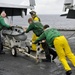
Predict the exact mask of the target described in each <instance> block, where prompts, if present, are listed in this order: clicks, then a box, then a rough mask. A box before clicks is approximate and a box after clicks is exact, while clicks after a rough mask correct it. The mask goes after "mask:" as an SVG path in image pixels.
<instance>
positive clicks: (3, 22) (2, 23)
mask: <svg viewBox="0 0 75 75" xmlns="http://www.w3.org/2000/svg"><path fill="white" fill-rule="evenodd" d="M0 23H1V25H2V26H4V27H7V28H9V27H10V25H8V24H6V23H5V21H4V19H3V18H2V19H1V21H0Z"/></svg>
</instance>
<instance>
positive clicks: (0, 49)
mask: <svg viewBox="0 0 75 75" xmlns="http://www.w3.org/2000/svg"><path fill="white" fill-rule="evenodd" d="M5 17H6V13H5V12H4V11H2V13H1V15H0V31H1V30H2V29H3V27H6V28H10V25H8V24H6V23H5V21H4V18H5ZM0 54H5V52H4V51H3V44H2V40H1V32H0Z"/></svg>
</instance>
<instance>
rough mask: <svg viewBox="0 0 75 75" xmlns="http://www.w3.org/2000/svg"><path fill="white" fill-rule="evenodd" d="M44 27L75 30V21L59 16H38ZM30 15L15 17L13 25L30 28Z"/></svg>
mask: <svg viewBox="0 0 75 75" xmlns="http://www.w3.org/2000/svg"><path fill="white" fill-rule="evenodd" d="M38 16H39V17H40V19H41V22H42V24H43V25H45V24H48V25H49V26H50V27H55V28H58V29H75V19H68V18H66V17H61V16H60V14H59V15H38ZM30 17H31V16H30V15H27V16H25V17H24V18H21V17H13V25H19V26H24V27H28V25H29V24H28V18H30Z"/></svg>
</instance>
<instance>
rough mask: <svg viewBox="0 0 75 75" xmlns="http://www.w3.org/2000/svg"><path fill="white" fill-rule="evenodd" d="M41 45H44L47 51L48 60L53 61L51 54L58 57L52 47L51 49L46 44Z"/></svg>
mask: <svg viewBox="0 0 75 75" xmlns="http://www.w3.org/2000/svg"><path fill="white" fill-rule="evenodd" d="M41 44H42V47H43V49H44V51H45V56H46V59H51V56H50V54H51V55H53V56H57V53H56V51H54V50H53V49H52V48H51V47H49V45H48V44H47V43H46V42H44V43H41Z"/></svg>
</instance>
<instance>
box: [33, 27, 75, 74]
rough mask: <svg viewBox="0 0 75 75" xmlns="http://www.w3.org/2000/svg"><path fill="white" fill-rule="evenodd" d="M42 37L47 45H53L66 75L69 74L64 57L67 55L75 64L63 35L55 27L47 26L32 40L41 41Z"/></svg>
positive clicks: (69, 70) (74, 58) (69, 69)
mask: <svg viewBox="0 0 75 75" xmlns="http://www.w3.org/2000/svg"><path fill="white" fill-rule="evenodd" d="M43 39H45V40H46V41H47V43H48V45H49V46H51V47H54V48H55V49H56V52H57V55H58V57H59V60H60V62H61V63H62V65H63V67H64V69H65V70H66V75H71V73H72V72H71V68H70V66H69V65H68V62H67V60H66V57H68V59H69V60H70V61H71V62H72V64H73V66H75V56H74V54H73V53H72V51H71V49H70V46H69V44H68V41H67V39H66V38H65V36H63V35H62V34H61V33H60V32H59V31H58V30H57V29H55V28H48V29H46V30H45V31H44V32H43V33H42V34H41V35H40V36H39V38H38V39H37V40H36V41H35V42H34V44H36V43H38V42H39V41H42V40H43Z"/></svg>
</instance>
